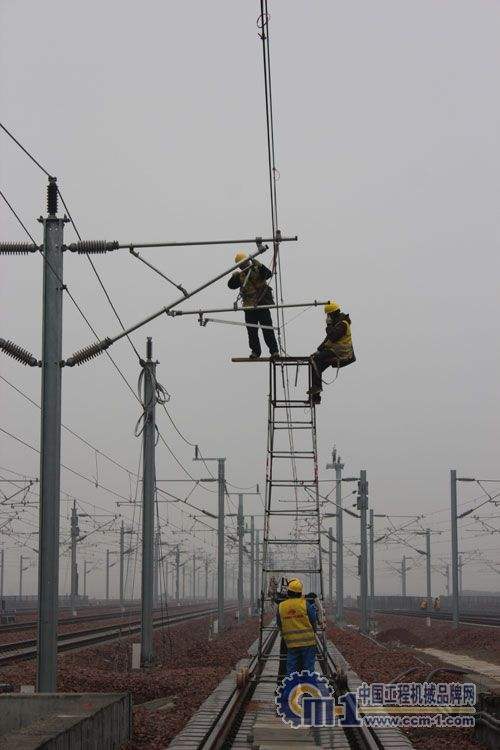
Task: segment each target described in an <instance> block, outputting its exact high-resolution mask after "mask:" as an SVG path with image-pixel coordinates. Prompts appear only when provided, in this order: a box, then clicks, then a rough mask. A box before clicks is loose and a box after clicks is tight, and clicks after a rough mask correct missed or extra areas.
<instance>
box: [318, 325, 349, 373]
mask: <svg viewBox="0 0 500 750" xmlns="http://www.w3.org/2000/svg"><path fill="white" fill-rule="evenodd" d="M343 322H344V323H345V328H346V332H345V333H344V335H343V336H342V338H340V339H339V340H338V341H325V343H324V346H325V348H326V349H329V350H330V351H331V352H333V353H334V354H335V356H336V358H337V360H338V362H339V364H342V363H344V362H347V361H351V360H352V358H353V357H354V349H353V347H352V337H351V326H350V325H349V323H348V322H347V320H344V321H343Z"/></svg>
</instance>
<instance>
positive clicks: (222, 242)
mask: <svg viewBox="0 0 500 750" xmlns="http://www.w3.org/2000/svg"><path fill="white" fill-rule="evenodd" d="M297 240H298V237H297V235H295V236H294V237H282V236H281V234H280V235H279V237H277V238H274V239H273V238H272V237H251V238H249V239H248V238H246V239H243V240H193V241H182V242H128V243H127V244H126V245H121V244H118V243H117V244H116V247H115V248H114V249H116V250H131V249H132V250H133V249H134V248H136V247H141V248H145V247H197V246H198V247H200V246H208V245H253V244H254V243H257V244H259V243H262V242H297ZM70 249H71V248H70Z"/></svg>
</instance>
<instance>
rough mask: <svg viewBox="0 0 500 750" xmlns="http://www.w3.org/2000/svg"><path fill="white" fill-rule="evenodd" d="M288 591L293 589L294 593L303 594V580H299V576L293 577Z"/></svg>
mask: <svg viewBox="0 0 500 750" xmlns="http://www.w3.org/2000/svg"><path fill="white" fill-rule="evenodd" d="M287 588H288V591H292V592H293V593H294V594H301V593H302V581H299V579H298V578H292V579H291V581H288V587H287Z"/></svg>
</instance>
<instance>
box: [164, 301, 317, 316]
mask: <svg viewBox="0 0 500 750" xmlns="http://www.w3.org/2000/svg"><path fill="white" fill-rule="evenodd" d="M328 302H329V300H325V301H323V302H321V301H318V300H317V299H315V300H312V302H291V303H290V304H288V305H254V306H246V307H235V306H233V307H214V308H210V309H208V310H174V311H173V312H170V310H166V313H167V315H171V316H172V317H173V318H175V317H177V315H200V314H201V315H205V314H206V313H221V312H247V311H248V310H281V309H283V308H288V307H319V306H321V305H327V304H328Z"/></svg>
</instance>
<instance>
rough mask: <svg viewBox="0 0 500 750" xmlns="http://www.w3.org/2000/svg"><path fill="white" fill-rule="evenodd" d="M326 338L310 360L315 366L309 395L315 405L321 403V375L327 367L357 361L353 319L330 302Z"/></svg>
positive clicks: (335, 303)
mask: <svg viewBox="0 0 500 750" xmlns="http://www.w3.org/2000/svg"><path fill="white" fill-rule="evenodd" d="M324 310H325V313H326V338H325V339H324V341H322V343H321V344H320V345H319V346H318V348H317V350H316V351H315V352H314V354H311V357H310V360H311V363H312V366H313V373H312V385H311V388H310V389H309V390H308V392H307V395H308V396H309V397H310V398H311V401H312V402H313V403H314V404H320V403H321V391H322V390H323V383H322V380H321V374H322V372H323V371H324V370H326V368H327V367H330V366H331V367H334V368H336V369H338V368H340V367H346V366H347V365H350V364H352V363H353V362H355V361H356V357H355V356H354V349H353V346H352V338H351V319H350V317H349V315H347V314H346V313H343V312H342V311H341V309H340V305H339V304H338V303H337V302H334V300H330V302H328V303H327V304H326V305H325V307H324Z"/></svg>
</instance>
